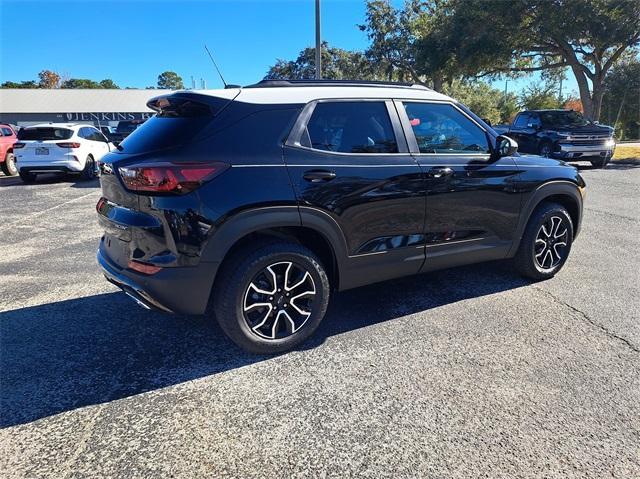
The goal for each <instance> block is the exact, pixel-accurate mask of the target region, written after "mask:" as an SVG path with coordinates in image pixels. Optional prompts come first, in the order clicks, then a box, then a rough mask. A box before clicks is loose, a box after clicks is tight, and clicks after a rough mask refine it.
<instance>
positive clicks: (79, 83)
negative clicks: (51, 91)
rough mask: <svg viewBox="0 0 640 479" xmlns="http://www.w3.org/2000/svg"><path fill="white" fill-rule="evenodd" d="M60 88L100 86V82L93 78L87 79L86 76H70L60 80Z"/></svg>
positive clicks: (93, 87)
mask: <svg viewBox="0 0 640 479" xmlns="http://www.w3.org/2000/svg"><path fill="white" fill-rule="evenodd" d="M60 88H77V89H79V88H85V89H95V88H100V84H99V83H98V82H96V81H93V80H88V79H86V78H70V79H69V80H66V81H64V82H62V85H60Z"/></svg>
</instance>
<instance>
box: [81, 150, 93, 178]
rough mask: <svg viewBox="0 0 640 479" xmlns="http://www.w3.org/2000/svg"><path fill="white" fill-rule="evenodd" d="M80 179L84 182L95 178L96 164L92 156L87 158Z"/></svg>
mask: <svg viewBox="0 0 640 479" xmlns="http://www.w3.org/2000/svg"><path fill="white" fill-rule="evenodd" d="M80 177H81V178H82V179H83V180H85V181H91V180H93V179H94V178H95V177H96V163H95V161H94V160H93V156H91V155H89V156H87V159H86V161H85V162H84V168H83V169H82V173H81V174H80Z"/></svg>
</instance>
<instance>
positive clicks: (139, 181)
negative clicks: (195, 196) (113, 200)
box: [118, 162, 229, 195]
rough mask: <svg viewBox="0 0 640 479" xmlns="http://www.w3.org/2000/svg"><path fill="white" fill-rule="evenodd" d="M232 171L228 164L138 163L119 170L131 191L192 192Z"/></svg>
mask: <svg viewBox="0 0 640 479" xmlns="http://www.w3.org/2000/svg"><path fill="white" fill-rule="evenodd" d="M227 168H229V165H227V164H226V163H168V162H163V163H137V164H134V165H128V166H121V167H120V168H118V171H119V172H120V177H121V178H122V182H123V183H124V186H125V187H126V188H127V189H128V190H131V191H140V192H151V193H172V194H178V195H184V194H187V193H191V192H192V191H193V190H195V189H197V188H198V187H200V186H201V185H202V184H203V183H206V182H207V181H209V180H211V179H213V178H215V177H216V176H218V175H219V174H220V173H222V172H223V171H225V170H226V169H227Z"/></svg>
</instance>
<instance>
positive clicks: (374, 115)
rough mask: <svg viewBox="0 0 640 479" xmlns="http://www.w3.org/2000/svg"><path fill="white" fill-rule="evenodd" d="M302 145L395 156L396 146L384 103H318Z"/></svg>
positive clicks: (327, 149) (329, 149) (328, 149)
mask: <svg viewBox="0 0 640 479" xmlns="http://www.w3.org/2000/svg"><path fill="white" fill-rule="evenodd" d="M307 133H308V136H307V135H306V134H305V137H306V138H305V139H303V144H305V143H307V144H306V146H310V147H312V148H315V149H317V150H326V151H337V152H341V153H397V152H398V145H397V143H396V138H395V135H394V133H393V128H392V126H391V121H390V120H389V114H388V113H387V107H386V105H385V104H384V102H372V101H359V102H358V101H353V102H351V101H349V102H347V101H341V102H323V103H318V104H317V105H316V107H315V109H314V110H313V114H312V115H311V118H310V119H309V123H308V124H307Z"/></svg>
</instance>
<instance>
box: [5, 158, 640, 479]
mask: <svg viewBox="0 0 640 479" xmlns="http://www.w3.org/2000/svg"><path fill="white" fill-rule="evenodd" d="M583 176H584V177H585V179H586V181H587V182H588V186H589V189H588V198H587V205H586V211H585V218H584V222H583V230H582V234H581V236H580V237H579V238H578V240H577V242H576V243H575V245H574V249H573V251H572V256H571V258H570V259H569V262H568V264H567V265H566V267H565V269H564V270H563V271H562V272H561V273H560V274H559V275H558V276H557V277H556V278H554V279H552V280H550V281H547V282H544V283H537V284H532V283H529V282H527V281H524V280H522V279H520V278H518V277H517V276H515V275H514V274H513V273H511V272H510V270H509V268H508V265H505V264H501V263H495V264H489V265H479V266H473V267H465V268H457V269H454V270H449V271H443V272H439V273H434V274H430V275H425V276H416V277H412V278H407V279H402V280H398V281H392V282H386V283H382V284H378V285H374V286H370V287H366V288H360V289H357V290H353V291H349V292H345V293H343V294H340V295H339V296H336V297H334V301H333V302H332V304H331V307H330V312H329V314H328V316H327V318H326V319H325V322H324V323H323V325H322V326H321V328H320V330H319V331H318V332H317V333H316V335H315V337H314V338H313V339H312V340H311V341H310V342H308V343H307V344H306V345H305V346H304V347H303V348H302V349H300V350H298V351H295V352H291V353H288V354H284V355H282V356H278V357H263V356H252V355H248V354H246V353H244V352H242V351H241V350H239V349H238V348H237V347H236V346H234V345H233V344H232V343H231V342H230V341H229V340H227V339H225V338H224V337H223V336H222V333H221V332H220V330H219V329H218V327H217V326H216V325H215V324H212V323H211V322H210V321H207V320H205V319H202V318H191V317H172V316H166V315H162V314H159V313H153V312H148V311H144V310H141V309H140V308H138V307H137V306H136V305H135V304H134V303H133V302H132V301H131V300H129V299H128V298H127V297H126V296H124V295H123V294H122V293H119V292H117V291H116V289H115V288H114V287H112V286H111V285H109V284H108V283H107V282H106V281H104V280H103V279H102V278H101V276H100V274H99V272H98V268H97V265H96V263H95V259H94V253H95V249H96V247H97V243H98V239H99V237H100V234H101V232H100V229H99V228H98V225H97V222H96V219H95V210H94V206H95V204H96V202H97V200H98V198H99V197H100V193H99V189H98V188H97V183H90V184H86V183H76V182H73V181H61V182H57V181H54V182H45V183H38V184H35V185H29V186H25V185H22V184H21V183H20V181H19V180H16V179H12V178H5V177H0V333H1V338H0V341H1V342H0V345H1V349H0V366H1V374H2V384H1V388H0V400H1V413H0V414H1V417H0V419H1V421H0V424H1V427H2V429H1V430H0V470H2V471H4V472H3V477H7V478H9V477H51V478H66V477H78V478H80V477H123V478H124V477H126V478H137V477H140V478H143V477H144V478H147V477H184V478H194V477H227V476H228V477H242V478H248V477H269V478H275V477H283V478H290V477H355V476H358V477H372V478H380V477H461V478H462V477H464V478H468V477H509V478H511V477H534V476H536V477H541V476H544V477H563V478H564V477H594V478H602V477H620V478H630V477H638V476H640V273H639V270H640V208H639V206H640V167H638V166H632V165H626V166H625V165H610V166H609V167H608V168H607V169H606V170H591V169H584V170H583Z"/></svg>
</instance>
